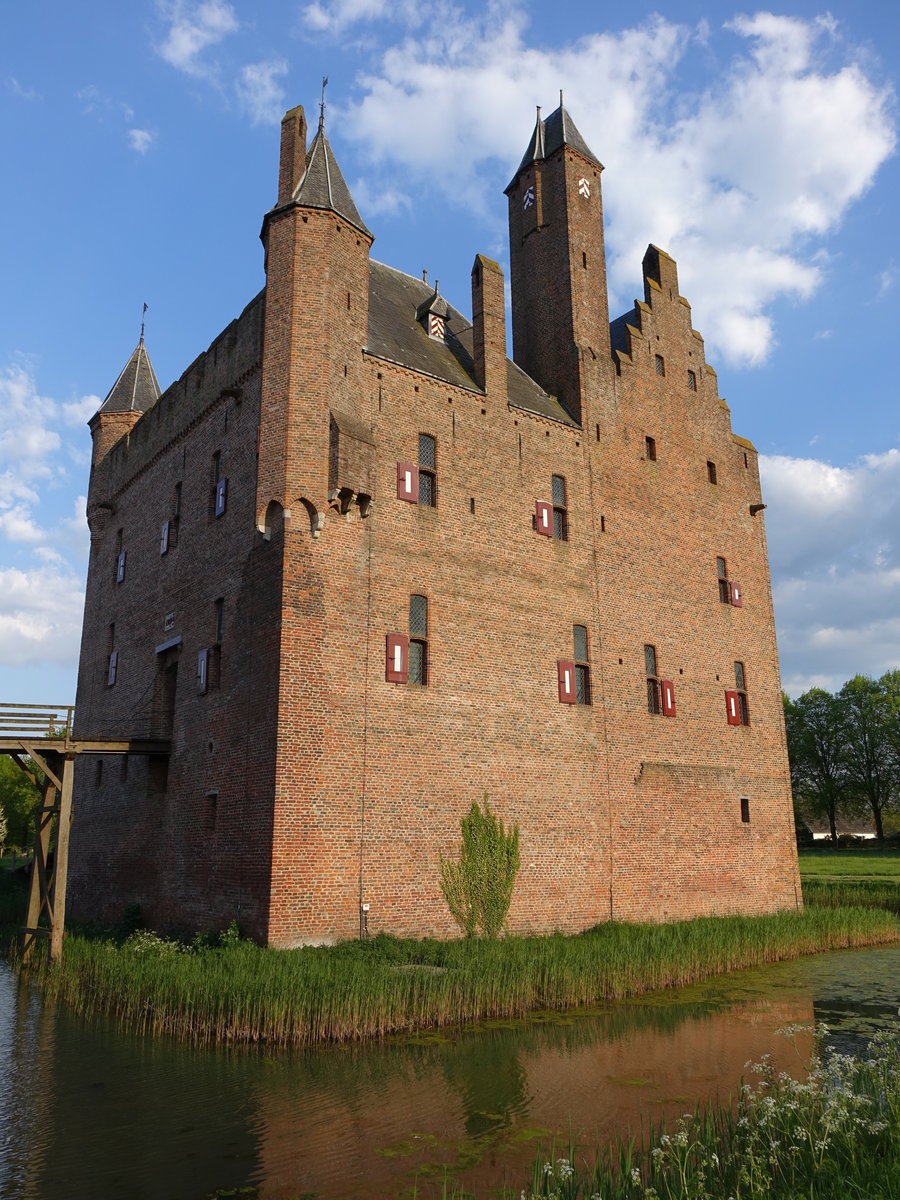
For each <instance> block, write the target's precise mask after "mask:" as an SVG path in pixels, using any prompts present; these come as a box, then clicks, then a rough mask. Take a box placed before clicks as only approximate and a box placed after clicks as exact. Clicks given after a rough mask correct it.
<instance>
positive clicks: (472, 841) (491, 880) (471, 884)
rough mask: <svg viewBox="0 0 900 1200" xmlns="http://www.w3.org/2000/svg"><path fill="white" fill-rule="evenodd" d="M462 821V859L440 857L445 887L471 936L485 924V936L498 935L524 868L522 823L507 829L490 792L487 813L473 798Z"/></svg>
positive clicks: (454, 913)
mask: <svg viewBox="0 0 900 1200" xmlns="http://www.w3.org/2000/svg"><path fill="white" fill-rule="evenodd" d="M460 824H461V826H462V846H461V847H460V851H459V861H458V862H453V861H452V859H446V858H444V857H443V856H442V857H441V890H442V891H443V893H444V899H445V900H446V901H447V907H448V908H449V909H450V912H451V915H452V916H453V919H454V921H456V923H457V925H459V927H460V929H461V930H462V931H463V933H464V934H465V935H466V937H474V936H475V933H476V930H478V929H480V930H481V933H482V934H483V935H484V937H490V938H494V937H497V935H498V934H499V933H500V931H501V930H502V929H503V926H504V925H505V923H506V914H507V913H508V912H509V906H510V902H511V901H512V893H513V887H514V886H515V882H516V875H517V874H518V873H519V826H518V825H514V826H513V828H512V829H511V830H510V831H509V833H507V832H506V830H505V829H504V828H503V822H502V821H501V820H500V819H499V818H498V817H497V816H496V814H495V813H492V812H491V809H490V806H489V804H488V798H487V793H485V797H484V812H482V811H481V809H480V808H479V806H478V803H477V802H473V804H472V807H471V809H470V810H469V813H468V815H467V816H465V817H463V818H462V821H461V822H460Z"/></svg>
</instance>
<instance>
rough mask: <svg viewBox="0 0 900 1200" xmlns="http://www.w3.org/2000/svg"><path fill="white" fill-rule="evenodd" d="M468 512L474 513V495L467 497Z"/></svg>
mask: <svg viewBox="0 0 900 1200" xmlns="http://www.w3.org/2000/svg"><path fill="white" fill-rule="evenodd" d="M469 512H470V513H472V514H473V516H474V513H475V497H474V496H470V497H469Z"/></svg>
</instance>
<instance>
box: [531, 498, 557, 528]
mask: <svg viewBox="0 0 900 1200" xmlns="http://www.w3.org/2000/svg"><path fill="white" fill-rule="evenodd" d="M534 528H535V531H536V532H537V533H540V534H543V536H544V537H553V505H552V504H548V503H547V501H546V500H535V502H534Z"/></svg>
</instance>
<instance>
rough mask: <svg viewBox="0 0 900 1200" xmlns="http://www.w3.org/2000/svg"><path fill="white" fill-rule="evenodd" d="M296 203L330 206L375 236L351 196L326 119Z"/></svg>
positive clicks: (309, 156)
mask: <svg viewBox="0 0 900 1200" xmlns="http://www.w3.org/2000/svg"><path fill="white" fill-rule="evenodd" d="M293 200H294V203H295V204H304V205H306V206H307V207H308V208H327V209H330V210H331V211H332V212H336V213H338V214H339V215H340V216H342V217H344V218H345V220H347V221H349V222H350V224H351V225H355V226H356V228H357V229H359V230H361V231H362V232H363V233H365V234H368V236H369V237H371V236H372V234H371V232H370V230H369V229H367V228H366V225H365V222H364V221H363V219H362V217H361V216H360V215H359V210H358V209H357V207H356V205H355V204H354V202H353V197H352V196H351V195H350V189H349V188H348V187H347V181H346V180H345V179H344V176H343V175H342V174H341V168H340V167H339V166H338V164H337V159H336V158H335V157H334V151H333V150H332V149H331V146H330V145H329V142H328V138H327V137H326V136H325V122H324V120H322V119H320V120H319V128H318V131H317V132H316V136H315V137H314V138H313V140H312V142H311V143H310V146H309V149H308V150H307V152H306V170H305V171H304V172H303V176H302V178H301V180H300V182H299V183H298V184H297V187H296V189H295V191H294V195H293Z"/></svg>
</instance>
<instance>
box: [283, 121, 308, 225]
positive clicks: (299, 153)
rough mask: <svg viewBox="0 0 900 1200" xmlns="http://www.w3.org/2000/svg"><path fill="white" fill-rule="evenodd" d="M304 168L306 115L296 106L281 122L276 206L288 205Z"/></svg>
mask: <svg viewBox="0 0 900 1200" xmlns="http://www.w3.org/2000/svg"><path fill="white" fill-rule="evenodd" d="M305 167H306V114H305V113H304V111H303V105H302V104H298V105H297V107H296V108H292V109H291V111H290V112H287V113H285V114H284V117H283V118H282V121H281V163H280V167H279V171H278V204H279V206H280V205H282V204H289V203H290V201H291V199H292V198H293V195H294V192H295V191H296V190H297V184H298V183H299V182H300V180H301V179H302V178H303V171H304V169H305Z"/></svg>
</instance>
